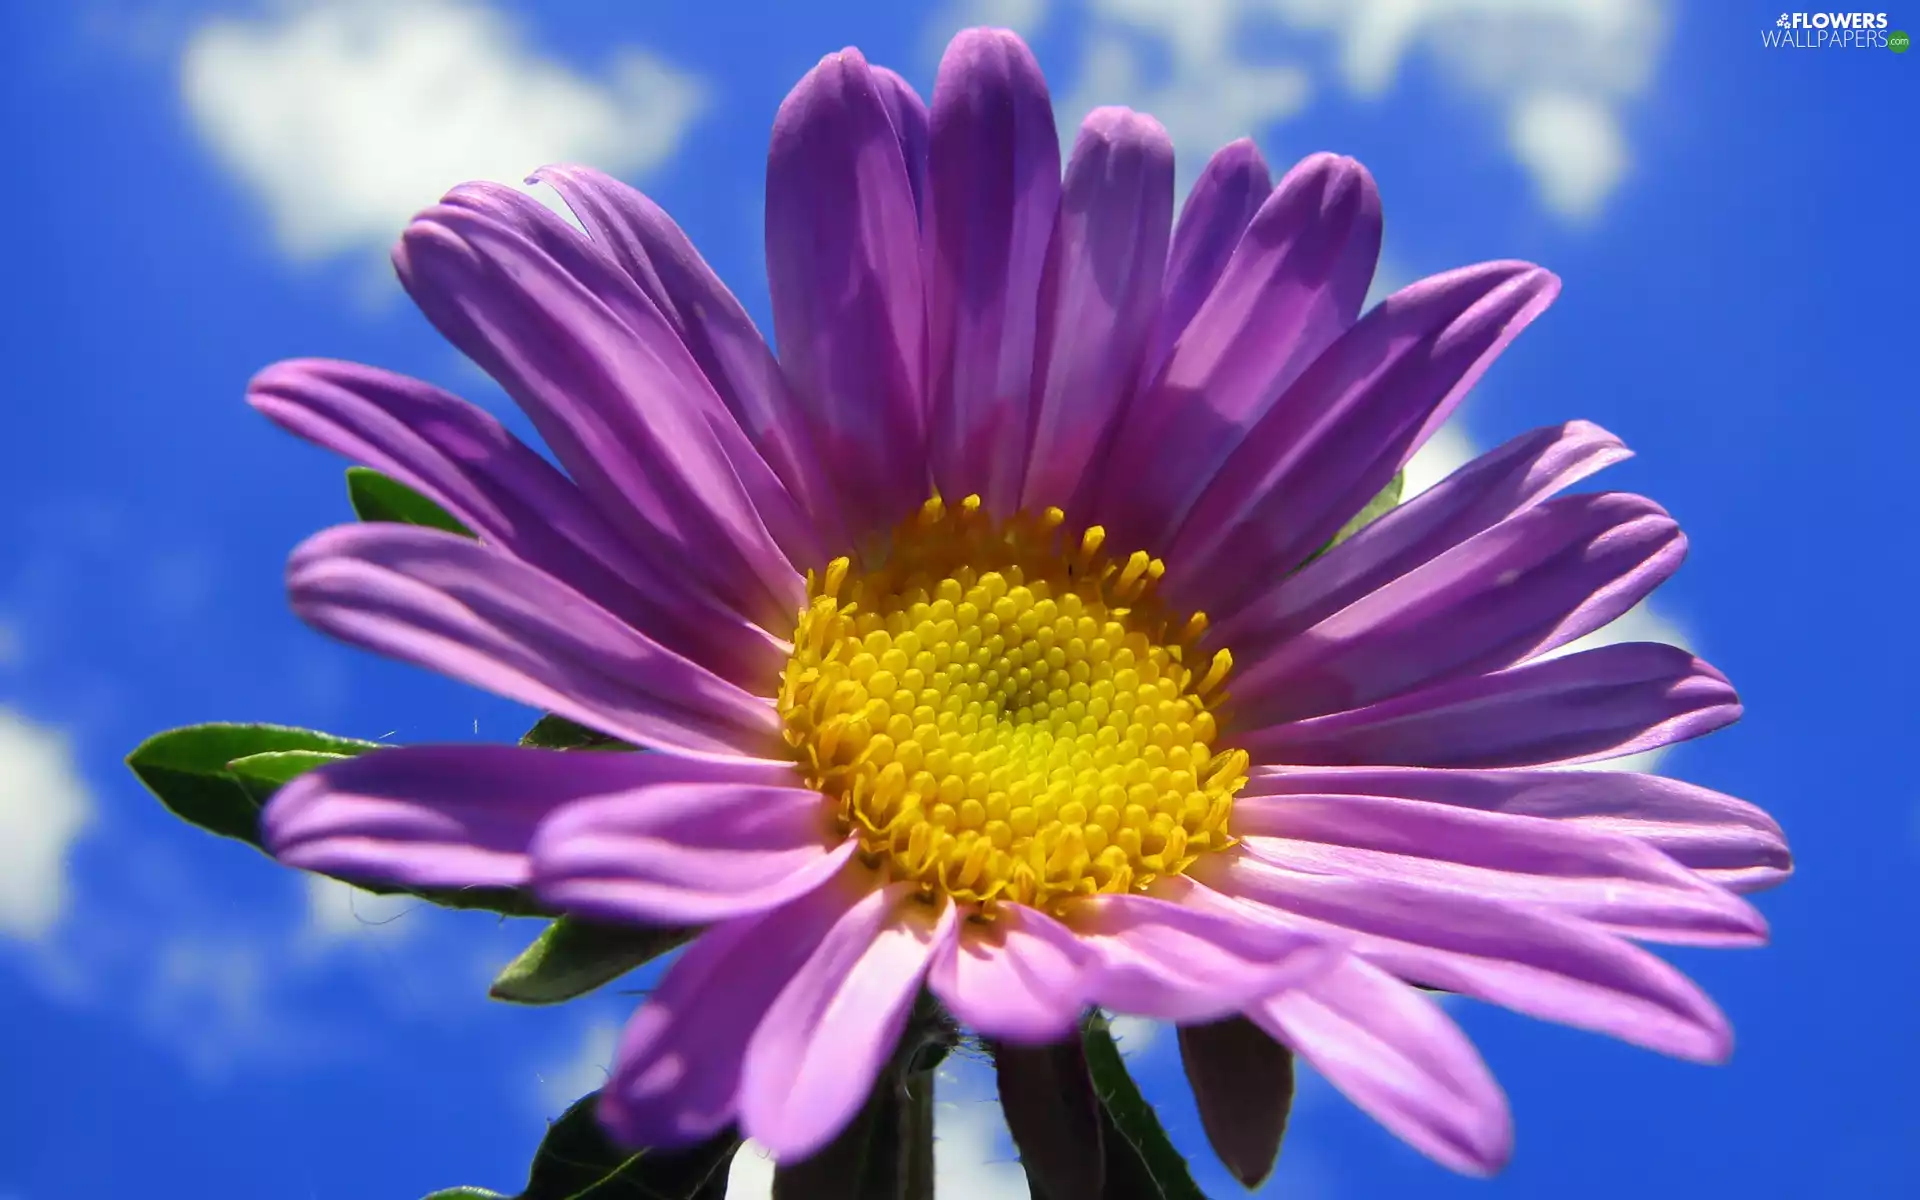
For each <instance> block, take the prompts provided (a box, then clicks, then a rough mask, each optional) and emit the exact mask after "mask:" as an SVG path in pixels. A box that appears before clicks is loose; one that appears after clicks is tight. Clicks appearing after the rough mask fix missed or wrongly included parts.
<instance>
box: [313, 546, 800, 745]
mask: <svg viewBox="0 0 1920 1200" xmlns="http://www.w3.org/2000/svg"><path fill="white" fill-rule="evenodd" d="M287 591H288V594H289V596H290V598H291V600H292V603H293V610H294V612H295V613H297V614H298V615H299V616H300V618H301V619H302V620H304V621H306V622H307V623H308V624H310V625H312V626H313V627H314V628H315V629H318V630H320V631H321V632H323V633H327V634H331V635H332V636H334V637H337V638H340V639H341V640H342V641H346V642H351V643H353V644H354V645H356V646H361V647H364V648H366V649H368V650H372V651H374V652H376V653H379V654H385V655H387V656H389V657H391V658H398V659H400V660H402V661H404V662H410V663H413V664H415V665H416V666H422V667H426V668H427V669H429V670H432V671H438V672H440V673H441V674H443V675H449V676H451V677H453V678H455V679H459V680H462V681H464V682H466V683H471V684H473V685H474V686H476V687H481V688H485V689H487V690H488V691H490V692H493V693H495V694H496V695H500V696H505V697H507V698H508V699H509V700H517V701H519V702H520V703H522V704H527V705H531V706H533V707H535V708H540V709H544V710H546V711H548V712H553V713H558V714H560V715H561V716H563V717H566V718H567V719H569V720H572V721H578V722H580V723H581V724H583V725H586V726H589V727H590V728H593V729H598V730H600V731H601V732H603V733H607V734H611V735H613V736H614V737H618V738H624V739H625V740H627V741H630V742H634V743H636V744H638V745H642V746H649V747H653V748H656V749H661V750H678V751H683V752H687V753H690V754H709V755H725V756H742V755H744V756H747V757H759V756H761V755H763V754H765V755H768V756H771V755H772V754H773V753H774V752H776V751H777V750H778V749H779V748H780V742H779V729H780V719H779V717H778V716H777V715H776V714H775V712H774V710H773V705H772V704H771V703H770V702H768V701H766V700H762V699H758V698H756V697H754V696H751V695H748V694H747V693H746V692H743V691H741V690H740V689H739V688H737V687H735V686H734V685H733V684H730V683H728V682H726V681H725V680H723V679H721V678H720V677H719V676H717V675H714V674H713V673H711V672H709V671H708V670H706V669H705V668H704V667H701V666H698V665H696V664H695V663H693V662H691V661H689V660H687V659H685V658H682V657H681V656H680V655H677V654H675V653H673V652H672V651H670V650H667V649H665V648H664V647H662V646H661V645H660V644H659V643H657V642H655V641H653V640H652V639H650V638H648V637H647V636H646V635H645V634H642V633H639V632H637V631H636V630H634V629H632V628H631V627H629V626H627V625H624V624H622V623H621V622H620V620H619V619H618V618H616V617H614V616H612V615H611V614H610V613H608V612H607V610H606V609H604V608H601V607H599V606H598V605H596V604H594V603H593V602H592V601H590V600H588V599H587V598H586V597H584V596H582V595H580V593H578V592H575V591H573V590H572V589H570V588H568V587H566V586H565V585H564V584H561V583H559V582H557V581H555V580H554V579H553V578H552V577H551V576H548V575H546V574H543V573H542V572H540V571H538V570H536V569H534V568H533V567H530V566H528V565H526V564H525V563H522V562H520V561H519V560H517V559H513V558H509V557H507V556H506V555H505V554H502V553H501V552H500V551H498V550H495V549H492V548H491V547H488V546H483V545H481V544H479V543H477V542H474V541H471V540H469V539H467V538H463V537H458V536H456V535H454V534H451V533H443V532H441V531H440V530H437V529H421V528H416V527H414V526H408V525H386V524H368V525H348V526H340V527H337V528H334V529H329V530H325V531H324V532H321V533H318V534H315V535H314V536H313V537H310V538H308V539H307V540H306V541H305V542H303V543H302V544H301V545H300V546H299V548H298V549H296V550H295V551H294V552H293V557H292V558H291V559H290V560H289V561H288V564H287ZM773 681H774V680H773V679H772V678H770V679H769V681H768V682H769V687H771V684H772V683H773Z"/></svg>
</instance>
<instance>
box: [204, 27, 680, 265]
mask: <svg viewBox="0 0 1920 1200" xmlns="http://www.w3.org/2000/svg"><path fill="white" fill-rule="evenodd" d="M181 90H182V93H183V96H184V98H185V102H186V106H187V109H188V111H189V113H190V114H191V115H192V117H193V120H194V123H195V125H196V127H197V128H198V129H199V131H200V134H201V136H202V137H203V138H205V139H206V141H207V143H208V144H209V145H210V146H211V147H212V149H213V151H214V152H215V154H216V155H218V157H219V158H220V160H221V161H222V162H223V163H224V164H225V165H226V166H227V168H228V169H229V170H231V171H232V172H233V173H234V174H236V175H237V176H239V177H240V179H241V180H242V181H243V182H244V183H245V184H247V185H248V187H249V188H251V189H252V190H253V191H254V192H255V193H256V194H257V196H258V198H259V199H260V200H261V201H262V202H263V203H264V204H265V205H266V207H267V209H268V212H269V215H270V216H271V219H272V222H273V228H274V233H275V236H276V238H277V240H278V242H279V245H280V247H281V249H282V250H283V251H284V252H285V253H287V254H288V255H289V256H291V257H293V258H296V259H303V260H304V259H317V258H323V257H326V256H330V255H335V254H339V253H342V252H346V251H353V250H360V249H366V248H375V247H378V248H384V247H385V246H386V245H387V244H388V243H389V242H391V241H392V239H393V238H394V236H395V235H396V234H397V233H398V232H399V231H400V229H401V228H402V227H403V225H404V224H405V222H406V220H407V219H408V218H409V217H410V216H411V215H412V214H413V213H414V212H416V211H418V210H419V209H421V208H423V207H425V206H426V205H427V204H430V203H432V202H433V200H435V199H437V198H438V197H439V195H440V194H441V193H442V192H443V191H445V190H446V189H447V188H448V187H450V186H452V185H453V184H456V183H460V182H463V181H466V180H470V179H497V180H507V181H518V180H520V179H521V178H523V177H524V176H525V175H526V173H527V172H528V171H530V170H532V169H533V168H535V167H537V166H540V165H542V164H544V163H548V162H553V161H556V160H579V161H582V162H590V163H592V164H593V165H595V166H597V167H600V168H601V169H603V170H606V171H609V172H612V173H615V174H633V173H636V172H642V171H645V170H647V169H648V168H651V167H654V166H656V165H658V164H659V163H660V162H662V161H663V160H665V159H666V158H667V157H669V156H670V155H671V154H673V153H674V151H675V150H676V149H677V148H678V146H679V145H680V142H681V139H682V136H683V135H684V133H685V132H686V129H687V127H688V126H689V124H690V123H691V122H692V121H693V120H694V118H695V117H696V116H697V115H698V113H699V112H700V110H701V108H702V107H703V105H704V88H703V87H702V85H701V84H700V83H699V82H698V81H697V80H695V79H694V78H693V77H692V76H690V75H687V74H685V73H683V72H681V71H679V70H676V69H675V68H673V67H672V66H670V65H668V64H667V63H666V62H664V61H663V60H661V59H660V58H659V57H657V56H655V55H653V54H651V53H649V52H647V51H645V50H641V49H638V48H634V47H624V48H620V49H617V50H615V51H614V53H613V55H612V58H611V64H610V67H609V69H608V70H607V71H606V72H605V74H604V76H602V77H598V78H596V77H591V76H587V75H583V74H581V73H579V72H577V71H575V70H574V69H572V68H570V67H569V66H567V65H565V64H562V63H560V62H557V61H554V60H552V59H548V58H545V57H542V56H541V55H540V54H539V53H538V52H537V51H535V50H534V49H533V47H531V46H530V45H529V44H528V43H527V42H526V40H525V39H524V38H523V37H522V36H521V34H520V33H519V31H518V30H517V29H516V28H515V27H514V26H513V24H511V23H510V22H509V21H508V20H507V19H506V18H504V17H503V16H501V15H500V14H499V13H497V12H495V11H493V10H492V9H491V8H489V7H487V6H486V5H484V4H483V3H479V2H478V0H307V2H304V3H292V4H286V5H283V6H282V7H281V10H280V11H278V12H277V13H275V14H274V15H271V16H264V17H257V18H234V17H219V18H214V19H211V20H209V21H208V22H206V23H205V24H204V25H202V26H201V27H200V28H199V29H198V30H197V31H195V33H194V34H193V35H192V36H191V37H190V38H189V39H188V41H187V44H186V48H185V51H184V53H183V55H182V60H181Z"/></svg>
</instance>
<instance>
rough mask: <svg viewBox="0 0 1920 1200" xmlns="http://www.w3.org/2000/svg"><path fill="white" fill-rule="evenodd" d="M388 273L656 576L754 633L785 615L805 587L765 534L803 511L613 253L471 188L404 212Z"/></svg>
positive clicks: (513, 200)
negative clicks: (518, 413)
mask: <svg viewBox="0 0 1920 1200" xmlns="http://www.w3.org/2000/svg"><path fill="white" fill-rule="evenodd" d="M394 266H395V268H396V269H397V270H398V271H399V273H400V280H401V282H402V283H403V284H404V285H405V286H406V288H407V291H408V293H409V294H410V295H412V296H413V298H414V302H415V303H417V304H418V305H419V306H420V309H421V311H422V312H424V313H425V314H426V315H427V319H428V320H430V321H432V322H433V324H434V325H435V327H437V328H438V329H439V330H440V332H441V333H442V334H444V335H445V336H446V337H447V340H449V341H451V342H453V343H454V345H456V346H458V347H459V348H460V349H461V350H462V351H463V352H465V354H466V355H467V357H469V358H471V359H473V361H474V362H476V363H478V364H479V365H480V366H481V367H482V368H484V369H485V370H486V372H487V373H488V374H489V375H492V376H493V377H494V378H495V379H496V380H498V381H499V383H500V385H501V387H503V388H505V389H506V391H507V394H508V395H510V396H512V397H513V399H514V401H515V402H516V403H518V404H519V405H520V407H521V408H522V409H524V410H525V411H526V413H527V416H528V417H529V418H531V419H532V421H533V424H534V427H535V428H536V429H538V430H539V431H540V436H541V437H542V438H543V439H545V441H546V443H547V445H548V446H550V447H552V449H553V452H554V454H555V455H556V456H558V458H559V459H560V463H561V465H562V466H564V467H565V468H566V469H567V472H568V474H570V475H572V476H573V478H574V480H575V481H576V482H578V483H579V484H580V486H581V488H582V490H584V491H585V492H586V493H587V494H588V495H589V496H591V497H593V499H594V502H595V503H596V504H597V505H598V506H599V507H600V509H601V511H602V512H603V513H605V514H606V515H607V516H608V518H609V519H611V520H613V521H614V522H616V523H617V524H618V525H619V526H620V527H621V529H622V530H623V531H624V532H625V533H626V534H627V536H628V537H630V538H632V539H633V540H634V542H635V544H636V545H637V546H639V547H640V548H641V549H642V550H644V551H645V552H646V553H647V555H648V557H649V561H650V562H651V563H653V564H654V565H655V566H656V567H657V568H661V570H660V573H661V574H663V575H672V574H675V573H679V574H682V575H687V574H691V575H692V577H693V578H694V579H697V580H699V581H700V583H701V584H703V585H704V586H706V587H707V588H709V589H710V590H712V591H713V593H714V595H715V596H716V597H718V598H719V599H721V600H723V601H725V602H726V603H728V604H730V605H732V606H733V607H734V608H735V609H737V610H738V611H740V612H741V613H742V614H743V615H746V616H748V617H751V618H753V619H755V620H757V621H758V622H759V623H760V624H761V625H762V626H763V627H765V628H767V629H772V630H776V631H780V630H781V628H782V625H783V623H785V624H790V623H791V621H792V619H793V613H794V612H795V611H797V610H798V607H799V606H800V605H801V604H803V603H804V602H805V587H804V586H803V584H802V582H801V580H800V577H799V576H798V575H797V574H796V573H795V572H794V568H793V565H792V563H791V562H790V561H789V560H788V559H787V557H786V554H785V553H784V552H783V551H782V550H781V548H780V545H779V543H778V541H777V540H776V539H775V537H774V535H773V533H772V530H774V529H780V530H784V531H787V532H788V533H789V535H790V536H799V534H798V533H796V531H804V529H805V520H804V518H803V517H802V516H801V514H800V512H799V509H798V507H797V506H796V505H795V504H794V503H793V499H792V497H791V496H789V495H788V494H787V492H786V489H785V488H783V487H782V486H781V485H780V482H779V480H778V478H777V477H775V476H774V474H773V470H772V468H770V467H769V466H767V464H766V461H765V460H764V459H762V458H761V457H760V455H759V452H758V451H756V450H755V449H754V448H753V445H752V443H751V442H749V441H748V440H747V436H746V434H745V433H744V432H743V431H742V430H741V429H740V427H739V425H738V423H737V422H735V421H734V419H733V417H732V415H731V414H730V413H728V412H727V410H726V406H725V405H724V404H722V403H721V402H720V398H719V397H718V396H717V395H715V394H714V391H713V387H712V385H710V384H709V383H708V382H707V379H706V377H705V376H704V375H703V374H701V372H700V367H699V365H698V364H697V363H695V362H694V360H693V357H692V356H691V355H690V354H688V353H687V348H686V346H685V345H684V344H682V342H681V341H680V337H679V335H678V334H676V333H675V332H674V330H673V327H672V326H671V325H669V324H668V323H667V320H666V318H665V317H663V316H662V315H661V313H660V310H659V309H658V308H657V307H655V306H654V304H653V302H652V301H651V300H648V299H647V297H646V296H645V294H644V293H642V292H641V291H640V289H639V288H638V287H636V286H634V284H633V282H632V280H630V279H628V278H627V277H626V275H625V274H623V273H622V272H621V271H620V269H619V268H618V267H617V266H615V265H614V263H613V260H612V259H611V258H609V257H607V256H606V255H605V254H603V253H601V252H600V251H599V250H598V249H597V248H596V247H595V246H594V245H593V243H591V242H589V241H587V240H586V239H585V238H582V237H581V236H580V235H579V233H578V232H577V231H575V230H574V229H573V228H572V227H571V226H569V225H568V224H567V223H566V222H564V221H562V220H561V219H560V217H559V216H558V215H556V214H555V213H554V212H552V211H551V210H549V209H548V208H547V207H546V206H544V205H542V204H541V203H540V202H539V201H537V200H535V199H534V198H533V197H531V196H529V195H527V194H526V193H524V192H521V191H519V190H517V189H514V188H510V187H506V186H504V185H500V184H478V183H476V184H465V185H462V186H461V187H457V188H455V189H454V190H453V191H451V192H449V193H447V195H446V197H445V198H444V199H443V200H442V201H441V202H440V203H439V204H438V205H436V206H434V207H433V208H430V209H428V210H427V211H425V212H424V213H421V214H420V215H419V216H418V217H416V218H415V219H414V221H413V224H411V225H410V226H408V227H407V231H406V232H405V233H404V234H403V235H402V236H401V239H400V245H399V246H398V247H397V248H396V249H395V251H394ZM810 556H813V555H812V554H810Z"/></svg>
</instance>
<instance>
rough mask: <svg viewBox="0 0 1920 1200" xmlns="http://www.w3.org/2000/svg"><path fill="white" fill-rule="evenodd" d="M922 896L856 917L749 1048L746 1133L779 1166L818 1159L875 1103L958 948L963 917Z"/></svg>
mask: <svg viewBox="0 0 1920 1200" xmlns="http://www.w3.org/2000/svg"><path fill="white" fill-rule="evenodd" d="M912 888H913V885H912V884H910V883H896V884H893V885H891V886H889V887H886V888H882V889H879V890H877V891H874V892H871V893H869V894H868V895H867V896H865V897H863V898H862V899H861V900H860V901H859V903H857V904H855V905H854V906H853V907H852V908H850V909H848V910H847V912H846V914H845V915H844V916H843V917H841V919H840V920H839V921H838V922H836V923H835V924H834V927H833V929H832V930H831V931H829V932H828V934H827V936H826V938H825V940H823V941H822V942H821V943H820V945H819V948H818V949H817V950H815V951H814V953H812V954H811V955H809V956H808V958H807V961H806V962H805V964H803V965H802V966H801V967H800V969H799V970H797V971H795V972H794V974H793V980H792V982H790V983H789V984H788V985H787V986H786V988H785V990H783V991H782V992H781V993H780V997H779V999H777V1000H775V1001H774V1002H773V1006H772V1007H771V1008H769V1009H768V1010H767V1016H766V1020H764V1021H762V1022H761V1023H760V1027H759V1029H757V1030H756V1031H755V1032H754V1035H753V1039H752V1041H750V1042H749V1043H748V1044H747V1064H746V1071H745V1074H744V1076H743V1078H742V1080H741V1090H740V1118H741V1120H740V1124H741V1126H742V1128H743V1129H744V1130H745V1132H746V1133H747V1135H748V1136H749V1137H752V1138H754V1139H755V1140H756V1141H758V1142H760V1144H762V1145H763V1146H765V1147H766V1148H767V1149H768V1150H770V1151H772V1153H773V1156H774V1157H775V1158H776V1159H802V1158H806V1157H808V1156H809V1155H811V1154H812V1153H813V1152H814V1151H816V1150H818V1149H820V1148H821V1147H822V1146H824V1145H826V1144H827V1143H828V1142H829V1141H831V1140H833V1137H834V1135H836V1134H838V1133H839V1132H840V1130H841V1129H842V1128H843V1127H844V1126H845V1125H846V1123H847V1122H848V1121H849V1120H851V1119H852V1118H853V1115H854V1114H855V1113H857V1112H858V1111H859V1110H860V1106H861V1105H863V1104H865V1103H866V1100H867V1095H868V1093H869V1092H870V1091H871V1090H872V1088H873V1082H874V1080H875V1078H877V1077H878V1076H879V1073H880V1068H881V1067H883V1066H884V1065H886V1062H887V1059H888V1058H890V1057H891V1056H892V1054H893V1051H894V1046H895V1044H896V1043H897V1042H898V1041H899V1040H900V1033H901V1030H902V1029H903V1028H905V1026H906V1021H907V1015H908V1013H909V1012H911V1011H912V1009H913V1002H914V1000H915V998H916V997H918V996H919V994H920V984H921V981H922V980H923V979H925V978H926V974H927V965H928V963H929V962H931V961H932V960H933V958H934V957H935V956H937V955H938V954H940V953H941V952H942V951H943V950H944V949H945V946H946V943H947V942H949V941H951V940H952V939H953V937H954V935H955V932H956V930H955V926H956V925H957V924H958V918H959V910H958V908H957V907H955V906H954V905H951V904H948V905H945V906H944V907H943V908H942V910H941V911H940V912H938V913H936V912H935V911H934V910H933V909H932V907H931V906H929V905H927V904H925V903H923V902H921V901H919V900H917V899H915V898H912V895H911V892H912Z"/></svg>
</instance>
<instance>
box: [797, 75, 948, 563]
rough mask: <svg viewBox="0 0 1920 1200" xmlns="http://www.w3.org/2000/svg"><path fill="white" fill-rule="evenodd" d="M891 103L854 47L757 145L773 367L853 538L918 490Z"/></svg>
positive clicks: (918, 408) (919, 450)
mask: <svg viewBox="0 0 1920 1200" xmlns="http://www.w3.org/2000/svg"><path fill="white" fill-rule="evenodd" d="M890 95H893V93H892V92H891V91H890V89H889V87H888V86H886V85H884V84H883V83H882V81H881V80H880V79H879V78H878V77H877V75H876V73H875V72H874V71H873V70H872V69H871V68H869V67H868V66H867V60H866V59H864V58H862V57H861V56H860V52H859V51H858V50H851V49H849V50H843V51H841V52H840V53H838V54H830V55H828V56H827V57H825V58H823V59H821V60H820V64H819V65H818V66H817V67H815V68H814V69H813V70H812V71H810V72H808V73H807V76H806V78H805V79H802V80H801V81H800V83H799V85H798V86H796V87H795V88H794V89H793V91H792V93H790V94H789V95H788V96H787V98H786V100H785V102H783V103H782V104H781V105H780V112H779V115H778V116H776V117H775V118H774V123H773V140H772V144H771V146H770V147H769V149H768V151H767V215H766V221H767V285H768V287H769V288H770V289H771V291H772V296H773V328H774V337H775V339H776V340H777V341H778V342H779V345H780V365H781V367H782V369H783V370H784V371H785V372H786V375H787V379H788V381H789V383H791V385H792V387H793V397H794V400H795V401H796V402H797V403H798V404H799V405H800V407H801V408H802V409H803V410H804V411H805V413H806V415H807V418H808V420H809V421H810V422H811V424H812V427H813V433H814V443H815V445H816V446H817V447H818V449H819V452H820V454H821V456H822V463H823V467H824V470H825V472H826V474H827V476H828V477H829V478H831V479H832V480H833V481H834V482H835V485H836V486H837V488H838V489H839V494H840V500H841V511H842V512H843V513H844V514H845V516H846V518H847V522H848V525H849V531H850V532H851V533H853V534H854V536H855V538H856V539H858V538H859V537H860V536H861V535H863V534H867V533H871V532H874V531H877V530H881V529H885V528H889V527H891V526H892V524H893V523H894V522H896V521H899V520H900V519H902V518H904V517H905V516H907V515H908V514H909V513H911V512H913V511H914V510H915V509H916V508H917V507H918V506H919V505H920V504H921V503H922V502H924V501H925V500H926V498H927V495H928V491H927V487H928V482H927V461H926V453H925V445H926V413H925V403H924V400H923V398H922V391H921V386H922V383H921V380H922V373H923V369H924V366H923V364H924V362H925V359H924V354H925V346H924V342H925V336H926V331H925V322H926V317H925V313H924V307H923V298H922V292H921V285H920V223H919V216H918V214H917V213H916V211H915V209H914V198H913V187H912V181H911V180H910V178H909V177H908V171H907V166H906V163H905V161H904V160H903V159H902V157H901V150H900V139H899V137H898V135H897V134H896V132H895V130H894V126H893V123H892V121H891V120H890V118H889V116H888V98H889V96H890Z"/></svg>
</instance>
